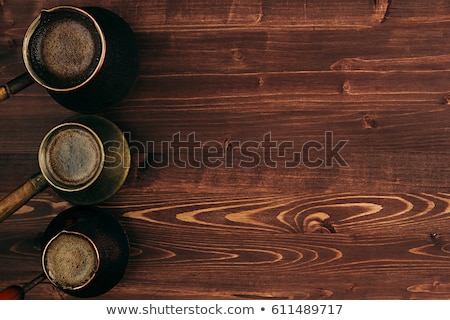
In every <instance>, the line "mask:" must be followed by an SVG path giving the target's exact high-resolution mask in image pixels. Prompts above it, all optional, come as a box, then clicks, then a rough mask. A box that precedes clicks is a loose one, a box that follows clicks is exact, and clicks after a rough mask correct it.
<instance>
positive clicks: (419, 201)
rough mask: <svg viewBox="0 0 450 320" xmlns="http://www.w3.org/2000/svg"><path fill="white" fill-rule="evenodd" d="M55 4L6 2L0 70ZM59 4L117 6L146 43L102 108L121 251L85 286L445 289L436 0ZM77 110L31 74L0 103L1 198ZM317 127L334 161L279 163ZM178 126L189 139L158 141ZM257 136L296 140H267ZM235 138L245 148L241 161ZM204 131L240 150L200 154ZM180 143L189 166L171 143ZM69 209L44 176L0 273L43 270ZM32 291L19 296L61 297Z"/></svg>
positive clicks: (402, 292)
mask: <svg viewBox="0 0 450 320" xmlns="http://www.w3.org/2000/svg"><path fill="white" fill-rule="evenodd" d="M59 4H60V3H59V2H58V1H54V0H41V1H31V0H24V1H21V2H2V3H0V9H1V10H0V31H1V32H0V66H1V67H0V82H6V81H8V80H10V79H12V78H14V77H15V76H17V75H19V74H21V73H22V72H23V71H24V66H23V62H22V58H21V43H22V37H23V35H24V34H25V31H26V29H27V27H28V25H29V24H30V23H31V21H32V20H33V19H34V18H35V17H36V15H38V13H39V11H40V9H41V8H50V7H53V6H55V5H59ZM72 4H73V5H78V6H86V5H101V6H103V7H105V8H108V9H110V10H112V11H114V12H116V13H118V14H119V15H121V16H122V17H123V18H124V19H125V20H126V21H127V22H129V24H130V25H131V27H132V28H133V30H134V31H135V33H136V37H137V39H138V42H139V47H140V53H141V70H140V75H139V79H138V81H137V83H136V85H135V86H134V88H133V89H132V91H131V92H130V95H129V96H128V97H127V98H126V99H125V100H124V101H123V102H122V103H120V104H119V105H117V106H115V107H114V108H113V109H112V110H110V111H108V112H105V113H103V115H104V116H105V117H107V118H109V119H111V120H112V121H114V122H115V123H117V124H118V125H119V126H120V127H121V128H122V129H123V130H124V131H125V132H126V133H127V137H128V138H129V140H130V144H131V146H132V150H133V165H132V168H131V170H130V175H129V177H128V180H127V181H126V183H125V185H124V187H123V188H122V189H121V191H120V192H119V193H118V194H117V195H116V196H115V197H114V198H113V199H110V200H108V201H107V202H105V203H103V204H101V207H102V208H104V209H106V210H109V211H110V212H111V213H112V214H114V215H115V216H117V217H118V218H119V219H120V221H121V222H122V223H123V225H124V226H125V228H126V230H127V232H128V234H129V237H130V241H131V247H132V255H131V258H130V264H129V268H128V270H127V273H126V275H125V278H124V279H123V281H121V282H120V283H119V284H118V286H117V287H115V288H114V289H113V290H111V291H110V292H108V293H107V294H105V295H104V296H101V297H99V299H211V298H212V299H273V298H278V299H327V298H328V299H449V298H450V278H449V276H448V274H449V250H450V249H449V239H450V238H449V237H450V234H449V232H448V230H447V229H448V226H449V225H450V221H449V220H448V219H449V212H450V192H449V190H450V189H449V187H450V176H449V170H448V159H449V158H450V152H449V150H448V146H449V145H450V135H449V128H450V127H449V124H448V118H449V116H450V102H449V101H450V96H449V94H450V80H449V71H450V68H449V62H450V43H449V41H448V31H447V30H448V29H449V27H450V22H449V21H450V4H449V3H448V2H447V1H441V0H430V1H419V0H409V1H406V0H390V1H387V0H373V1H369V0H356V1H351V2H350V1H337V0H333V1H325V0H320V1H319V0H318V1H309V0H304V1H273V0H252V1H242V0H215V1H211V0H181V1H171V0H165V1H156V0H152V1H141V0H129V1H118V0H108V1H106V0H105V1H101V2H100V3H99V2H92V1H89V0H75V1H73V2H72ZM71 115H73V113H72V112H70V111H68V110H65V109H64V108H62V107H61V106H59V105H58V104H57V103H56V102H54V101H53V100H52V99H51V98H50V96H49V95H48V94H47V92H46V91H45V90H44V89H43V88H41V87H39V86H38V85H33V86H31V87H30V88H27V89H26V90H24V91H22V92H21V93H19V94H17V95H15V96H14V97H12V98H11V99H9V100H8V101H5V102H3V103H2V105H1V108H0V119H1V121H2V125H1V126H0V137H1V138H0V168H2V169H1V170H0V180H1V181H2V183H1V184H0V195H1V196H4V195H6V194H7V193H9V192H10V191H12V190H13V189H14V188H16V187H17V186H18V185H20V183H23V182H25V181H26V179H27V178H28V177H29V176H30V175H31V174H33V173H34V172H37V170H38V165H37V151H38V148H39V144H40V142H41V139H42V138H43V136H44V135H45V133H46V132H48V131H49V130H50V129H51V128H52V127H53V126H55V125H56V124H58V123H60V122H62V121H63V120H64V119H66V118H68V117H69V116H71ZM326 132H332V133H333V142H334V143H333V145H335V144H337V143H338V141H347V143H346V144H345V147H343V148H342V150H341V155H342V157H343V159H345V161H346V163H347V164H348V165H347V166H339V165H338V163H337V162H336V161H335V162H333V163H332V166H329V167H325V166H318V167H307V166H305V165H299V166H295V167H289V166H287V165H286V161H287V160H289V159H291V160H292V159H295V158H294V157H295V156H298V157H299V159H303V160H305V159H306V160H308V158H307V155H305V154H304V153H302V154H299V152H300V151H302V146H303V145H304V144H305V143H308V142H311V141H315V142H319V143H321V144H322V145H323V144H325V143H326V142H325V139H326ZM177 134H179V136H180V137H181V138H182V140H183V141H186V142H185V143H184V146H185V148H186V149H187V151H186V150H185V149H178V150H177V151H176V152H175V153H170V152H168V151H167V150H166V149H164V143H169V142H170V141H172V140H173V139H174V136H176V135H177ZM189 134H195V137H196V139H197V140H198V141H200V143H201V147H200V148H198V147H196V146H197V144H196V142H194V141H188V139H187V137H188V135H189ZM266 134H270V136H271V139H272V140H273V141H275V142H276V143H277V144H278V145H280V144H281V143H283V142H289V143H292V144H293V145H294V146H295V148H291V149H287V150H285V151H286V152H285V153H283V152H281V153H280V150H279V149H276V148H275V149H270V150H269V152H268V153H267V152H265V150H264V148H263V147H262V142H263V139H264V136H265V135H266ZM147 142H148V143H150V144H147ZM245 142H252V143H256V146H257V148H254V149H253V150H252V151H254V152H255V153H254V154H253V155H254V156H256V155H257V156H258V157H259V159H260V160H261V162H260V163H259V165H256V166H253V167H244V166H239V165H237V164H239V163H240V162H239V161H241V160H242V159H243V153H242V152H245V151H249V150H245ZM153 145H154V146H155V148H154V149H153V148H151V146H153ZM211 146H215V147H217V148H220V149H222V151H223V153H222V154H220V153H219V155H220V156H222V158H221V159H222V160H223V161H230V162H231V163H233V164H234V165H233V166H231V167H227V166H226V165H220V166H218V167H217V168H211V167H208V165H206V164H207V163H208V160H211V159H208V155H207V154H206V153H205V150H206V149H207V148H208V147H211ZM254 146H255V144H254ZM313 151H314V150H313ZM324 152H325V151H324V150H315V152H313V153H312V154H311V155H310V156H311V157H312V159H316V158H321V157H324V156H325V154H324ZM247 155H248V154H247ZM264 157H266V158H264ZM267 157H271V159H273V160H275V164H276V165H275V166H272V167H271V166H268V165H264V160H267ZM305 157H306V158H305ZM188 158H190V159H197V160H200V165H199V166H197V167H189V166H187V167H186V168H183V167H182V166H180V165H179V164H180V163H177V162H176V161H175V160H174V159H181V160H183V159H184V160H186V159H188ZM165 160H167V161H168V166H167V167H164V168H157V166H156V164H157V163H158V161H165ZM247 160H248V158H247ZM69 207H70V204H69V203H67V202H65V201H63V200H61V199H60V198H58V196H56V195H55V193H54V192H53V191H52V190H51V189H49V190H46V191H45V192H43V193H41V194H39V195H37V196H36V197H35V198H33V199H32V200H31V201H30V202H29V203H28V204H27V205H26V206H24V207H23V208H21V209H20V210H19V212H17V213H16V214H15V215H13V216H12V217H11V218H9V219H7V220H6V221H5V222H3V223H2V224H0V241H1V245H0V259H1V261H2V262H3V263H1V264H0V286H2V287H6V286H8V285H10V284H13V283H14V284H16V283H17V284H21V283H25V282H27V281H29V280H31V279H32V278H34V277H35V276H36V275H37V274H39V273H40V270H41V268H40V262H39V248H40V243H39V239H40V236H41V235H42V232H43V231H44V230H45V227H46V225H47V224H48V223H49V222H50V220H51V219H52V218H53V217H54V216H56V215H57V214H58V213H59V212H61V211H63V210H65V209H67V208H69ZM38 288H39V290H38V289H33V290H32V291H30V292H29V294H28V295H27V298H28V299H72V297H70V296H67V295H64V294H62V293H61V292H59V291H58V290H56V289H55V288H54V287H52V286H51V285H50V283H48V282H45V283H43V284H40V285H39V287H38Z"/></svg>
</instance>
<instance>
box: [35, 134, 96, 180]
mask: <svg viewBox="0 0 450 320" xmlns="http://www.w3.org/2000/svg"><path fill="white" fill-rule="evenodd" d="M102 154H103V152H102V146H101V145H100V142H99V140H98V139H97V138H96V136H94V135H93V133H92V132H90V131H89V130H88V129H86V128H84V127H78V126H76V125H74V126H70V125H69V126H63V127H61V128H60V129H59V130H56V131H55V132H54V133H52V134H51V135H50V136H49V139H48V140H47V145H46V148H45V151H44V155H45V167H46V170H47V172H48V178H49V180H50V181H51V182H53V183H54V184H57V185H61V186H67V187H77V186H83V185H85V184H87V183H89V182H90V181H92V180H94V179H96V177H97V176H98V174H99V171H100V170H101V168H102V165H103V163H102V159H103V158H102Z"/></svg>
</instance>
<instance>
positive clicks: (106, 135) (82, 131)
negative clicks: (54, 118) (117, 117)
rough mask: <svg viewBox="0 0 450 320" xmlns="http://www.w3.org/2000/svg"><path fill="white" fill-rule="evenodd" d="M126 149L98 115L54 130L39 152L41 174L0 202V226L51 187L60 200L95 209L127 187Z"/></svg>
mask: <svg viewBox="0 0 450 320" xmlns="http://www.w3.org/2000/svg"><path fill="white" fill-rule="evenodd" d="M130 158H131V156H130V149H129V146H128V143H127V141H126V140H125V137H124V135H123V133H122V131H121V130H120V129H119V128H118V127H117V126H116V125H115V124H114V123H113V122H111V121H110V120H108V119H105V118H103V117H100V116H96V115H77V116H74V117H72V118H69V119H67V120H66V121H65V122H63V123H62V124H60V125H58V126H56V127H54V128H53V129H52V130H50V131H49V132H48V133H47V134H46V136H45V137H44V138H43V140H42V142H41V145H40V148H39V156H38V160H39V167H40V172H38V173H37V174H35V175H34V176H32V177H31V178H30V179H29V180H28V181H27V182H25V183H24V184H23V185H22V186H20V187H19V188H17V189H16V190H15V191H13V192H12V193H10V194H9V195H7V196H6V197H5V198H3V199H2V200H0V222H1V221H3V220H5V219H6V218H8V217H9V216H10V215H12V214H13V213H14V212H15V211H16V210H17V209H19V208H20V207H21V206H22V205H24V204H25V203H26V202H27V201H28V200H30V199H31V198H32V197H33V196H34V195H36V194H37V193H39V192H41V191H43V190H45V189H46V188H47V187H49V186H51V187H52V188H53V190H54V191H55V192H56V193H57V194H58V195H59V196H60V197H61V198H63V199H64V200H67V201H69V202H71V203H73V204H77V205H94V204H98V203H101V202H103V201H105V200H107V199H109V198H110V197H112V196H113V195H114V194H115V193H116V192H117V191H119V189H120V188H121V187H122V185H123V183H124V182H125V180H126V178H127V175H128V172H129V168H130Z"/></svg>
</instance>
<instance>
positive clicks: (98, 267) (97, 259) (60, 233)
mask: <svg viewBox="0 0 450 320" xmlns="http://www.w3.org/2000/svg"><path fill="white" fill-rule="evenodd" d="M62 234H70V235H75V236H78V237H80V238H83V239H84V240H87V241H88V242H89V244H90V245H91V246H92V248H93V249H94V252H95V259H96V265H95V270H94V271H93V272H92V275H91V276H90V278H89V280H87V281H86V282H85V283H83V284H81V285H79V286H76V287H71V286H63V285H61V284H59V283H57V282H56V281H54V280H53V279H52V277H51V276H50V274H49V271H48V270H47V267H46V254H47V250H48V247H49V246H50V245H51V244H52V242H53V241H54V240H55V239H56V238H58V237H60V236H61V235H62ZM41 264H42V269H43V270H44V273H45V276H46V277H47V279H48V280H49V281H50V282H51V283H52V284H53V285H55V286H56V287H57V288H60V289H62V290H80V289H83V288H85V287H86V286H87V285H89V284H90V283H91V282H92V281H93V280H94V278H95V276H96V275H97V273H98V270H99V269H100V253H99V252H98V248H97V245H96V244H95V243H94V241H92V239H91V238H89V237H88V236H87V235H85V234H83V233H81V232H77V231H70V230H62V231H60V232H58V233H57V234H56V235H55V236H54V237H52V238H51V239H50V240H49V241H48V242H47V244H46V245H45V247H44V250H43V251H42V256H41Z"/></svg>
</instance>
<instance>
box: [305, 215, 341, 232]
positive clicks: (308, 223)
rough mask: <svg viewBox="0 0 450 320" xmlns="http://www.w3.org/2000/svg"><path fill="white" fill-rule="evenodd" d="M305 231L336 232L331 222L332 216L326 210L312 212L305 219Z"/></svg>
mask: <svg viewBox="0 0 450 320" xmlns="http://www.w3.org/2000/svg"><path fill="white" fill-rule="evenodd" d="M303 232H305V233H336V230H335V229H334V227H333V225H332V224H331V222H330V216H329V215H328V214H326V213H325V212H316V213H313V214H310V215H309V216H307V217H306V218H305V220H304V221H303Z"/></svg>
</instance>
